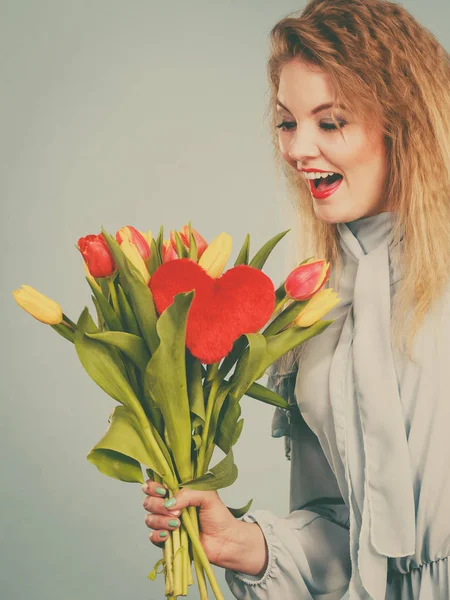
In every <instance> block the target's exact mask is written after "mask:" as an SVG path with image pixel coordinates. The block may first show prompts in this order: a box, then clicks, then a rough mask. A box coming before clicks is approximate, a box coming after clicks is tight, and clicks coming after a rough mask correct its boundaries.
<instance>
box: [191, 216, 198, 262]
mask: <svg viewBox="0 0 450 600" xmlns="http://www.w3.org/2000/svg"><path fill="white" fill-rule="evenodd" d="M189 258H190V259H191V260H195V262H197V260H198V248H197V242H196V241H195V237H194V234H193V233H192V229H191V222H190V221H189Z"/></svg>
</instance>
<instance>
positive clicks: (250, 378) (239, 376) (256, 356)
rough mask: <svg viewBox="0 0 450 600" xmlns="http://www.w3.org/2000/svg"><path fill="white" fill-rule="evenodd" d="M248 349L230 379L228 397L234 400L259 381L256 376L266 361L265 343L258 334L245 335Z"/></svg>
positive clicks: (264, 339)
mask: <svg viewBox="0 0 450 600" xmlns="http://www.w3.org/2000/svg"><path fill="white" fill-rule="evenodd" d="M246 338H247V339H248V348H247V349H246V350H245V351H244V353H243V354H242V356H241V358H240V359H239V361H238V363H237V365H236V369H235V371H234V373H233V376H232V377H231V383H232V390H231V393H230V395H231V396H233V398H235V399H236V400H237V399H239V398H241V397H242V395H243V394H245V392H246V391H247V389H248V388H249V387H250V386H251V385H252V383H253V382H254V381H255V380H256V379H259V377H258V374H259V373H260V372H261V369H262V366H263V364H264V362H265V361H266V359H267V341H266V338H265V337H264V336H263V335H261V334H260V333H247V334H246Z"/></svg>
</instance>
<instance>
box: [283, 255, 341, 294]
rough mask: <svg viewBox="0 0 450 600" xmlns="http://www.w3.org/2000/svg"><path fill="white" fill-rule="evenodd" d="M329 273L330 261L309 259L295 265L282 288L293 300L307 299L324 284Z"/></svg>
mask: <svg viewBox="0 0 450 600" xmlns="http://www.w3.org/2000/svg"><path fill="white" fill-rule="evenodd" d="M329 273H330V263H327V262H325V261H324V260H322V259H321V260H313V259H311V260H309V261H308V262H306V263H303V264H302V265H299V266H298V267H296V268H295V269H294V270H293V271H292V272H291V273H290V274H289V275H288V277H287V278H286V281H285V283H284V289H285V290H286V293H287V295H288V296H289V298H292V299H293V300H309V298H311V297H312V296H313V295H314V294H315V293H316V292H318V291H319V290H320V288H321V287H323V285H325V283H326V281H327V279H328V275H329Z"/></svg>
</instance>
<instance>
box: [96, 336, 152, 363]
mask: <svg viewBox="0 0 450 600" xmlns="http://www.w3.org/2000/svg"><path fill="white" fill-rule="evenodd" d="M86 335H87V336H88V337H90V338H91V339H94V340H98V341H100V342H103V343H105V344H109V345H110V346H114V347H115V348H118V349H119V350H121V351H122V352H123V353H124V354H125V355H126V356H128V358H130V359H131V360H132V361H133V362H134V364H135V365H136V366H137V367H139V369H141V371H145V369H146V367H147V364H148V361H149V360H150V353H149V351H148V350H147V345H146V344H145V342H144V340H143V339H142V338H141V337H138V336H136V335H133V334H132V333H125V332H123V331H104V332H100V333H86Z"/></svg>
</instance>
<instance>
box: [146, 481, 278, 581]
mask: <svg viewBox="0 0 450 600" xmlns="http://www.w3.org/2000/svg"><path fill="white" fill-rule="evenodd" d="M145 485H146V489H144V487H143V488H142V489H143V490H144V493H145V494H146V498H145V500H144V502H143V506H144V508H145V510H146V511H148V512H149V514H148V515H147V516H146V517H145V524H146V525H147V527H149V528H150V529H153V530H154V531H153V532H152V533H151V534H150V536H149V537H150V541H151V542H152V543H153V544H155V545H156V546H159V547H161V546H162V545H163V544H164V541H165V539H167V537H168V532H169V531H173V530H174V529H177V527H179V524H180V512H181V510H182V509H183V508H186V507H188V506H198V507H200V511H199V530H200V532H199V537H200V541H201V543H202V546H203V549H204V550H205V554H206V556H207V557H208V560H209V562H210V563H212V564H214V565H216V566H218V567H223V568H229V569H230V568H231V569H233V568H234V569H235V570H240V567H241V565H242V567H243V568H245V567H246V563H245V554H246V553H247V552H248V551H249V548H248V545H249V544H250V546H251V550H250V551H254V550H256V551H258V550H259V551H260V552H259V554H260V555H261V550H262V556H261V558H260V564H258V563H257V562H255V558H256V561H257V560H258V552H256V556H255V554H254V555H253V564H254V565H257V566H256V567H254V566H253V565H252V566H253V570H255V568H256V571H255V573H258V572H259V570H261V569H262V568H263V567H264V566H265V564H266V561H265V559H266V548H265V542H264V536H263V533H262V531H261V530H260V529H259V526H258V525H257V524H256V523H245V522H242V521H239V520H238V519H236V518H235V517H233V515H232V514H231V513H230V511H229V510H228V508H227V507H226V505H225V504H224V503H223V502H222V500H221V499H220V497H219V494H218V493H217V492H216V491H198V490H190V489H188V488H182V489H181V490H180V491H179V492H177V493H176V494H175V496H174V497H173V498H171V500H173V499H175V503H174V504H172V506H170V507H169V508H166V507H165V506H164V503H165V502H166V501H167V500H168V495H167V489H166V488H165V487H164V486H163V485H162V484H160V483H156V482H155V481H152V480H151V479H148V480H147V481H146V484H144V486H145ZM169 502H170V501H169ZM172 520H174V521H173V522H172V523H169V521H172ZM175 521H177V523H175ZM249 527H250V528H251V530H250V529H249ZM254 527H256V529H258V530H259V533H258V532H256V530H255V529H254ZM164 532H166V533H167V535H166V536H165V537H161V536H160V534H161V533H164ZM255 534H256V535H255ZM261 544H262V545H261ZM255 545H256V548H255ZM261 560H262V563H261ZM252 566H250V569H252ZM243 572H247V571H243Z"/></svg>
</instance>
